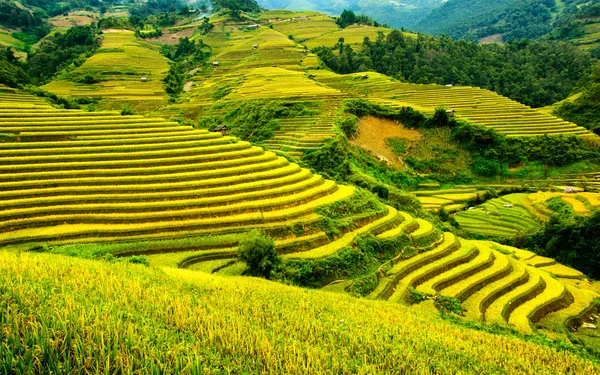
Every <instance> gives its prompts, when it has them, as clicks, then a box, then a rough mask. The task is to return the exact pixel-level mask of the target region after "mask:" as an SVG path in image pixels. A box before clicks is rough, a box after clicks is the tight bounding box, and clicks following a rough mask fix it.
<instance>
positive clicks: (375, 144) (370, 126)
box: [350, 117, 422, 168]
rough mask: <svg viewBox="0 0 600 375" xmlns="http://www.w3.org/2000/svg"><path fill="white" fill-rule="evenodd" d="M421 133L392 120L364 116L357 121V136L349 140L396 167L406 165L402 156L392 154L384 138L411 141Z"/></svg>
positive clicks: (416, 138) (419, 136)
mask: <svg viewBox="0 0 600 375" xmlns="http://www.w3.org/2000/svg"><path fill="white" fill-rule="evenodd" d="M421 135H422V134H421V132H419V131H418V130H413V129H406V128H404V127H403V126H402V124H399V123H397V122H394V121H390V120H382V119H379V118H376V117H365V118H363V119H361V120H360V121H359V122H358V136H357V137H356V138H354V139H352V140H351V141H350V142H352V144H353V145H355V146H359V147H361V148H363V149H365V150H367V151H371V152H372V153H373V154H374V155H375V156H377V157H379V159H381V160H384V161H386V162H387V163H388V164H390V165H393V166H394V167H396V168H404V167H405V166H406V165H405V164H404V162H403V161H402V158H401V157H399V156H397V155H396V154H394V152H393V151H392V149H391V147H389V146H388V145H387V144H386V139H389V138H404V139H406V140H408V141H409V142H411V143H412V142H415V141H416V140H418V139H419V138H421Z"/></svg>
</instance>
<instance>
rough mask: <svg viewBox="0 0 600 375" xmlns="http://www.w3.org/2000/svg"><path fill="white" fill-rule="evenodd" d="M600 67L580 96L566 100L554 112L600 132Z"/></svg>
mask: <svg viewBox="0 0 600 375" xmlns="http://www.w3.org/2000/svg"><path fill="white" fill-rule="evenodd" d="M598 113H600V68H596V70H595V71H594V74H593V75H592V82H591V83H590V85H589V86H588V87H586V88H585V90H584V91H583V93H582V94H581V96H580V97H578V98H577V99H575V100H574V101H572V102H565V103H563V104H562V105H560V106H559V107H558V108H556V109H555V110H554V114H555V115H557V116H559V117H562V118H564V119H565V120H568V121H572V122H574V123H576V124H577V125H581V126H584V127H586V128H587V129H589V130H591V131H593V132H594V133H596V134H600V118H599V117H598Z"/></svg>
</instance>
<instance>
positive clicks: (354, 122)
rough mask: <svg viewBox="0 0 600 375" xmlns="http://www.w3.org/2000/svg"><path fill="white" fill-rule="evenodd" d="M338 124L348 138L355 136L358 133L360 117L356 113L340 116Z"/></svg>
mask: <svg viewBox="0 0 600 375" xmlns="http://www.w3.org/2000/svg"><path fill="white" fill-rule="evenodd" d="M336 125H337V127H338V128H339V129H340V130H341V131H342V132H343V133H344V134H345V135H346V137H348V138H353V137H354V136H356V135H357V134H358V117H356V116H354V115H346V116H344V117H341V118H338V119H337V120H336Z"/></svg>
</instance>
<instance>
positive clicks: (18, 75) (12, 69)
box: [0, 48, 29, 87]
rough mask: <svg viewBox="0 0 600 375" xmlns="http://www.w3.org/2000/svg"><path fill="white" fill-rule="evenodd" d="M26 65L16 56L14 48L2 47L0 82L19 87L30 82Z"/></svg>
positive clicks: (0, 54)
mask: <svg viewBox="0 0 600 375" xmlns="http://www.w3.org/2000/svg"><path fill="white" fill-rule="evenodd" d="M24 69H25V67H24V66H23V64H21V62H20V61H19V60H18V59H17V58H16V57H15V55H14V53H13V51H12V49H10V48H0V83H1V84H3V85H6V86H10V87H18V86H20V85H24V84H26V83H29V76H28V75H27V73H25V70H24Z"/></svg>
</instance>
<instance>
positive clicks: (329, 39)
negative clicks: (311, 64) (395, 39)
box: [305, 25, 414, 48]
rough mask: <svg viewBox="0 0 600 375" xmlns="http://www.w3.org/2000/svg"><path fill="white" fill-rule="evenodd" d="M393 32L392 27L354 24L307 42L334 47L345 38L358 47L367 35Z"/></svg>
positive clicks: (372, 38) (371, 37) (313, 46)
mask: <svg viewBox="0 0 600 375" xmlns="http://www.w3.org/2000/svg"><path fill="white" fill-rule="evenodd" d="M391 32H392V29H386V28H385V27H374V26H363V25H352V26H348V27H347V28H345V29H343V30H339V31H335V32H329V33H326V34H324V35H322V36H320V37H317V38H314V39H310V40H308V41H307V42H306V43H305V44H306V46H307V47H308V48H315V47H319V46H326V47H333V46H334V45H336V44H337V43H338V41H339V39H340V38H344V43H346V44H351V45H353V47H357V46H360V45H362V43H363V41H364V39H365V37H368V38H370V39H371V40H375V39H377V35H378V34H379V33H383V34H384V35H387V34H389V33H391ZM405 35H407V36H414V34H411V33H405Z"/></svg>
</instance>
